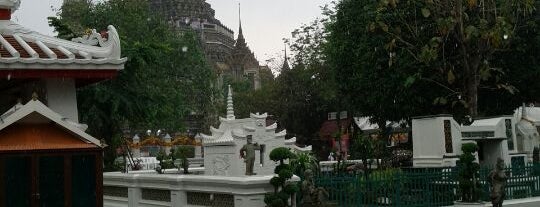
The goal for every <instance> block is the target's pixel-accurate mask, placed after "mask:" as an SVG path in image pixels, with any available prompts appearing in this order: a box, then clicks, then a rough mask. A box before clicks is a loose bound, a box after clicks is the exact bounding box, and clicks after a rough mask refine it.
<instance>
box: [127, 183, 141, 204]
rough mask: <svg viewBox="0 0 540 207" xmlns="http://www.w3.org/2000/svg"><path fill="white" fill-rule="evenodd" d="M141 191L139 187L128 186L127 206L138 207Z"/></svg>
mask: <svg viewBox="0 0 540 207" xmlns="http://www.w3.org/2000/svg"><path fill="white" fill-rule="evenodd" d="M141 197H142V193H141V189H140V188H134V187H130V188H128V206H129V207H138V206H139V202H140V201H141V199H142V198H141Z"/></svg>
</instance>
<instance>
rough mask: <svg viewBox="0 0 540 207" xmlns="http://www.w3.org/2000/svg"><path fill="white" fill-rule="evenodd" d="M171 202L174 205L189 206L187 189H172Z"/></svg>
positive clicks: (178, 206) (179, 206)
mask: <svg viewBox="0 0 540 207" xmlns="http://www.w3.org/2000/svg"><path fill="white" fill-rule="evenodd" d="M171 203H172V207H183V206H187V193H186V191H177V190H171Z"/></svg>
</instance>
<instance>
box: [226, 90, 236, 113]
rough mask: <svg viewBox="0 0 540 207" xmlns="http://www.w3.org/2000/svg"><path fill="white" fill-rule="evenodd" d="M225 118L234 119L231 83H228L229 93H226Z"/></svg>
mask: <svg viewBox="0 0 540 207" xmlns="http://www.w3.org/2000/svg"><path fill="white" fill-rule="evenodd" d="M227 119H228V120H234V119H235V117H234V106H233V99H232V89H231V85H229V94H228V95H227Z"/></svg>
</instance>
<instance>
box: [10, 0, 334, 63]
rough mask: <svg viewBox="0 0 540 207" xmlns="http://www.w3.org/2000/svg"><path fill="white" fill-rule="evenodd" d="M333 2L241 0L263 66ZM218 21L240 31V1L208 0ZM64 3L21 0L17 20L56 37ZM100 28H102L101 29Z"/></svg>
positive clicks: (248, 35) (246, 33) (247, 34)
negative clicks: (51, 21)
mask: <svg viewBox="0 0 540 207" xmlns="http://www.w3.org/2000/svg"><path fill="white" fill-rule="evenodd" d="M330 1H331V0H241V1H240V2H241V3H242V27H243V31H244V36H245V38H246V41H247V43H248V45H249V47H250V48H251V49H252V51H254V52H255V54H256V56H257V58H258V59H259V61H260V62H261V63H264V61H265V60H266V59H268V58H270V57H274V56H276V55H277V54H282V53H283V47H284V46H283V41H282V39H283V38H289V37H290V36H291V31H293V30H294V29H296V28H298V27H299V26H301V25H302V24H303V23H309V22H310V21H312V20H314V19H315V18H317V17H319V16H321V9H320V6H322V5H324V4H328V3H329V2H330ZM207 2H208V3H210V4H211V5H212V8H213V9H214V10H216V18H218V19H219V20H221V22H222V23H223V24H225V25H226V26H227V27H229V28H231V29H233V30H234V31H235V35H237V33H236V32H237V31H238V2H239V0H207ZM61 4H62V0H21V7H20V8H19V10H18V11H16V12H15V13H14V14H13V20H14V21H16V22H19V24H21V25H23V26H25V27H27V28H30V29H33V30H36V31H38V32H41V33H44V34H49V35H54V33H53V30H52V29H51V28H49V26H48V24H47V17H48V16H54V15H55V13H56V11H55V9H57V8H59V7H60V5H61ZM97 29H100V28H97Z"/></svg>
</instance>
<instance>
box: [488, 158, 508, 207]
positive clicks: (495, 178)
mask: <svg viewBox="0 0 540 207" xmlns="http://www.w3.org/2000/svg"><path fill="white" fill-rule="evenodd" d="M506 178H507V177H506V173H505V171H504V160H502V159H501V158H499V159H497V165H496V166H495V169H493V170H492V171H491V172H490V173H489V175H488V181H489V183H490V184H491V193H490V198H491V203H492V204H493V207H502V204H503V201H504V197H505V190H504V188H505V186H506Z"/></svg>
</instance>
